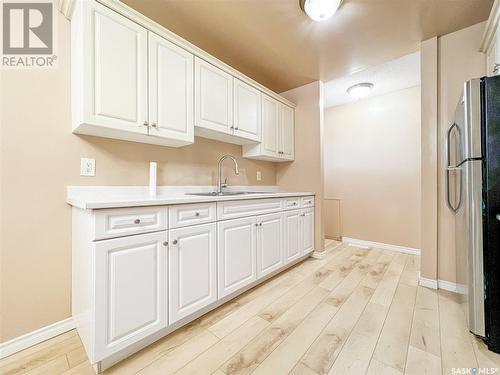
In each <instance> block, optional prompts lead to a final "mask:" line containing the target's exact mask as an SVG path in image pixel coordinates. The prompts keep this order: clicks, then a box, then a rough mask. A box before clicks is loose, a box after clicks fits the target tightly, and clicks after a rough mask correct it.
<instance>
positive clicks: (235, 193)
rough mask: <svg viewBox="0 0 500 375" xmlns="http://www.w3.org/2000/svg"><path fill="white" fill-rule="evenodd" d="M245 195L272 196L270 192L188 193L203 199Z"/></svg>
mask: <svg viewBox="0 0 500 375" xmlns="http://www.w3.org/2000/svg"><path fill="white" fill-rule="evenodd" d="M244 194H270V192H268V191H223V192H222V193H217V192H215V191H211V192H208V193H205V192H203V193H186V195H198V196H202V197H224V196H231V195H244Z"/></svg>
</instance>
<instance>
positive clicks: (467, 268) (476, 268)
mask: <svg viewBox="0 0 500 375" xmlns="http://www.w3.org/2000/svg"><path fill="white" fill-rule="evenodd" d="M459 174H460V175H461V177H460V178H459V180H460V182H458V181H457V182H458V183H459V184H462V188H461V189H460V190H461V195H462V196H461V200H462V204H461V205H460V208H459V209H458V210H457V212H456V216H455V246H456V265H457V288H458V291H459V293H460V294H461V303H462V305H463V308H464V311H465V314H466V316H467V321H468V325H469V330H470V331H471V332H472V333H474V334H476V335H478V336H483V337H484V336H485V317H484V287H483V286H484V273H483V226H482V161H481V160H473V161H469V162H466V163H464V164H462V165H461V166H460V173H459Z"/></svg>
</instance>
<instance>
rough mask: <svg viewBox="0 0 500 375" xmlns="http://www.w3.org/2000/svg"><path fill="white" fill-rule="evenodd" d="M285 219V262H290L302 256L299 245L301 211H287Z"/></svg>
mask: <svg viewBox="0 0 500 375" xmlns="http://www.w3.org/2000/svg"><path fill="white" fill-rule="evenodd" d="M283 216H284V217H283V219H284V220H283V221H284V236H283V242H284V255H285V262H286V263H289V262H291V261H292V260H294V259H296V258H298V257H300V255H301V249H300V245H299V240H300V237H301V236H300V235H299V232H300V211H299V210H293V211H285V213H284V214H283Z"/></svg>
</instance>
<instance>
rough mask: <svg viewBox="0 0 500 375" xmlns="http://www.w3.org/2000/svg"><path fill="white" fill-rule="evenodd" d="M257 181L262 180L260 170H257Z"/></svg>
mask: <svg viewBox="0 0 500 375" xmlns="http://www.w3.org/2000/svg"><path fill="white" fill-rule="evenodd" d="M257 181H262V172H261V171H257Z"/></svg>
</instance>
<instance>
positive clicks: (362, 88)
mask: <svg viewBox="0 0 500 375" xmlns="http://www.w3.org/2000/svg"><path fill="white" fill-rule="evenodd" d="M372 89H373V83H368V82H363V83H358V84H357V85H353V86H351V87H349V88H348V89H347V93H348V94H349V95H351V96H352V97H353V98H354V99H356V100H357V99H363V98H366V97H367V96H368V95H370V93H371V92H372Z"/></svg>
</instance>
